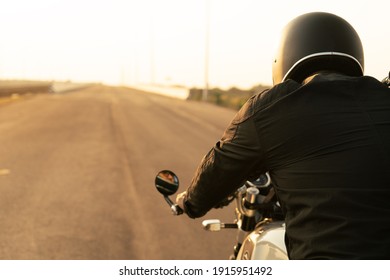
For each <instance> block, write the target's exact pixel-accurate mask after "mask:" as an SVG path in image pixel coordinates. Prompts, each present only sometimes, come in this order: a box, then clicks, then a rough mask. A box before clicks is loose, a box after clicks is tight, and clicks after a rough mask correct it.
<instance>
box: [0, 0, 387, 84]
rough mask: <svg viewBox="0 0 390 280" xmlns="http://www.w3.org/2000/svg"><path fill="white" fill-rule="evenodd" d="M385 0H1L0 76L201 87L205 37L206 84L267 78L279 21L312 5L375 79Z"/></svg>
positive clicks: (383, 39)
mask: <svg viewBox="0 0 390 280" xmlns="http://www.w3.org/2000/svg"><path fill="white" fill-rule="evenodd" d="M388 7H389V4H388V0H371V1H360V0H355V1H342V0H337V1H335V0H328V1H314V0H309V1H306V0H294V1H288V0H286V1H277V0H273V1H264V0H12V1H11V0H8V1H5V0H0V38H1V41H0V79H13V78H18V79H45V80H48V79H50V80H51V79H56V80H73V81H83V82H84V81H97V82H104V83H108V84H134V83H151V82H154V83H160V84H180V85H185V86H188V87H191V86H199V87H200V86H202V85H203V84H204V81H205V68H206V67H205V53H206V51H205V50H206V45H208V50H209V52H208V53H209V64H208V65H209V67H208V69H209V75H208V77H209V83H210V86H212V87H214V86H219V87H230V86H237V87H241V88H248V87H252V86H254V85H257V84H259V83H263V84H271V83H272V77H271V65H272V60H273V55H274V50H275V45H276V43H277V39H278V38H279V35H280V31H281V29H282V28H283V26H284V25H285V24H286V23H287V22H288V21H289V20H291V19H292V18H294V17H296V16H298V15H300V14H302V13H306V12H311V11H326V12H332V13H335V14H337V15H339V16H341V17H343V18H345V19H346V20H347V21H349V22H350V23H351V24H352V25H353V26H354V27H355V29H356V30H357V32H358V33H359V35H360V37H361V39H362V42H363V46H364V49H365V64H366V74H367V75H371V76H375V77H377V78H379V79H382V78H383V77H384V76H385V75H386V74H387V73H388V71H389V70H390V54H389V53H390V39H389V38H390V29H389V26H390V16H389V11H388ZM207 14H209V17H208V16H207ZM207 19H209V21H208V20H207ZM207 22H209V24H208V25H207ZM207 26H208V30H209V37H208V38H209V40H208V44H206V42H207V40H206V38H207V36H206V34H207V32H206V30H207Z"/></svg>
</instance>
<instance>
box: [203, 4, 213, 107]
mask: <svg viewBox="0 0 390 280" xmlns="http://www.w3.org/2000/svg"><path fill="white" fill-rule="evenodd" d="M205 2H206V3H205V4H206V36H205V61H204V62H205V67H204V88H203V94H202V100H203V101H207V97H208V93H209V52H210V2H211V0H205Z"/></svg>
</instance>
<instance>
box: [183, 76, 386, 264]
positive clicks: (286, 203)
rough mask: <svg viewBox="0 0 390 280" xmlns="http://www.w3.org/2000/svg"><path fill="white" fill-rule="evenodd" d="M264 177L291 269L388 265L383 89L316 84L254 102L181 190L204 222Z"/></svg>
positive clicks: (367, 80) (288, 86)
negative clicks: (306, 264) (281, 216)
mask: <svg viewBox="0 0 390 280" xmlns="http://www.w3.org/2000/svg"><path fill="white" fill-rule="evenodd" d="M266 171H268V172H270V175H271V178H272V181H273V183H274V186H275V189H276V193H277V195H278V198H279V200H280V202H281V204H282V207H283V210H284V212H285V214H286V245H287V250H288V253H289V257H290V258H292V259H328V258H330V259H390V89H389V88H387V87H386V86H385V85H383V84H382V83H380V82H379V81H377V80H376V79H374V78H371V77H367V76H365V77H359V78H356V77H347V76H342V75H338V74H327V75H324V74H321V75H317V76H315V77H314V78H313V79H312V80H311V81H309V82H308V83H306V84H304V85H302V84H298V83H296V82H294V81H291V80H289V81H286V82H284V83H281V84H279V85H277V86H275V87H273V88H272V89H270V90H269V91H266V92H263V93H261V94H257V95H255V96H253V97H252V98H251V99H250V100H248V102H247V103H246V104H245V105H244V106H243V108H242V109H241V110H240V111H239V112H238V114H237V115H236V117H235V118H234V120H233V121H232V123H231V124H230V125H229V127H228V128H227V129H226V131H225V133H224V135H223V137H222V139H221V140H220V141H219V142H218V143H217V144H216V145H215V147H213V148H212V149H211V150H210V152H209V153H208V154H207V155H206V156H205V157H204V159H203V160H202V162H201V164H200V166H199V168H198V170H197V172H196V174H195V176H194V178H193V180H192V183H191V186H190V187H189V189H188V194H187V197H186V199H185V202H184V203H185V208H186V211H187V213H188V214H189V216H190V217H193V218H195V217H200V216H203V215H204V214H205V213H206V212H207V211H209V210H210V209H211V208H212V207H213V206H215V205H216V204H218V203H219V202H220V201H221V200H223V199H224V198H225V197H226V196H228V195H230V194H231V193H233V192H234V191H235V190H236V189H237V188H238V187H240V186H241V185H242V184H243V182H244V181H245V180H246V179H248V178H249V177H251V176H253V175H255V174H259V173H264V172H266Z"/></svg>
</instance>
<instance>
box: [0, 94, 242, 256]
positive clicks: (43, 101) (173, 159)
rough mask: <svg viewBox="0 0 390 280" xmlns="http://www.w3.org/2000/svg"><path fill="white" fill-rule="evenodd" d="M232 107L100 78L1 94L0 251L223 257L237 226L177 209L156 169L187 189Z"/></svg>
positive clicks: (227, 216) (226, 216) (223, 214)
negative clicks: (64, 88)
mask: <svg viewBox="0 0 390 280" xmlns="http://www.w3.org/2000/svg"><path fill="white" fill-rule="evenodd" d="M234 114H235V112H234V111H232V110H229V109H225V108H220V107H216V106H213V105H210V104H202V103H198V102H190V101H182V100H177V99H172V98H167V97H163V96H159V95H153V94H145V93H140V92H139V91H136V90H133V89H128V88H115V87H104V86H95V87H91V88H87V89H83V90H79V91H74V92H68V93H64V94H51V95H50V94H44V95H36V96H29V97H27V98H22V99H18V100H16V101H14V102H6V103H0V228H1V230H0V259H12V260H18V259H28V260H29V259H43V260H48V259H59V260H64V259H71V260H77V259H91V260H96V259H140V260H145V259H146V260H148V259H156V260H157V259H226V258H228V256H229V254H230V253H231V251H232V246H233V245H234V241H235V231H234V230H225V231H222V232H218V233H211V232H206V231H204V230H203V229H202V227H201V221H202V219H196V220H192V219H189V218H188V217H186V216H180V217H175V216H173V215H172V214H171V212H170V209H169V207H168V205H167V204H166V202H165V201H164V200H163V198H162V196H161V195H160V194H159V193H157V191H156V190H155V188H154V177H155V175H156V174H157V172H158V171H159V170H161V169H171V170H174V171H175V172H176V173H177V174H178V176H179V178H180V183H181V186H180V189H179V191H182V190H184V189H185V187H186V186H187V185H188V184H189V182H190V179H191V177H192V175H193V172H194V170H195V168H196V166H197V165H198V163H199V161H200V159H201V158H202V156H203V155H204V154H205V153H206V152H207V151H208V150H209V148H210V147H211V146H212V145H214V144H215V142H216V141H218V139H219V138H220V136H221V134H222V132H223V130H224V128H225V126H226V125H227V124H228V123H229V121H230V120H231V119H232V117H233V116H234ZM205 218H221V219H222V220H223V221H226V222H231V221H232V220H233V219H234V216H233V208H232V206H230V207H229V208H226V209H223V210H213V211H212V212H211V213H209V214H208V215H207V216H206V217H205Z"/></svg>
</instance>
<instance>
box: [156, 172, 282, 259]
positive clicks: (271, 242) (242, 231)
mask: <svg viewBox="0 0 390 280" xmlns="http://www.w3.org/2000/svg"><path fill="white" fill-rule="evenodd" d="M155 186H156V188H157V190H158V191H159V192H160V193H161V194H162V195H163V196H164V199H165V200H166V202H167V203H168V204H169V206H170V208H171V211H172V214H173V215H181V214H183V213H184V212H183V209H181V208H180V207H179V206H178V205H177V204H175V203H173V201H172V200H171V199H170V198H169V196H171V195H173V194H175V193H176V192H177V190H178V188H179V178H178V177H177V176H176V174H175V173H173V172H172V171H170V170H162V171H160V172H159V173H158V174H157V176H156V178H155ZM232 201H235V204H236V207H235V216H236V218H235V220H234V222H233V223H222V222H221V221H220V220H218V219H212V220H204V221H203V222H202V225H203V228H204V229H205V230H207V231H212V232H216V231H221V230H222V229H236V230H237V237H236V244H235V246H234V249H233V254H232V255H231V256H230V259H232V260H287V259H288V256H287V250H286V246H285V243H284V234H285V223H284V216H283V214H282V211H281V208H280V205H279V203H278V201H277V198H276V196H275V193H274V189H273V187H272V182H271V179H270V176H269V175H268V173H266V174H262V175H261V176H260V177H259V178H258V179H257V180H255V181H246V182H245V184H244V185H243V186H242V187H240V188H238V189H237V191H236V192H235V193H234V194H233V195H232V197H229V198H227V199H226V201H225V202H224V203H223V204H224V206H227V205H228V204H230V203H231V202H232Z"/></svg>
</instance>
